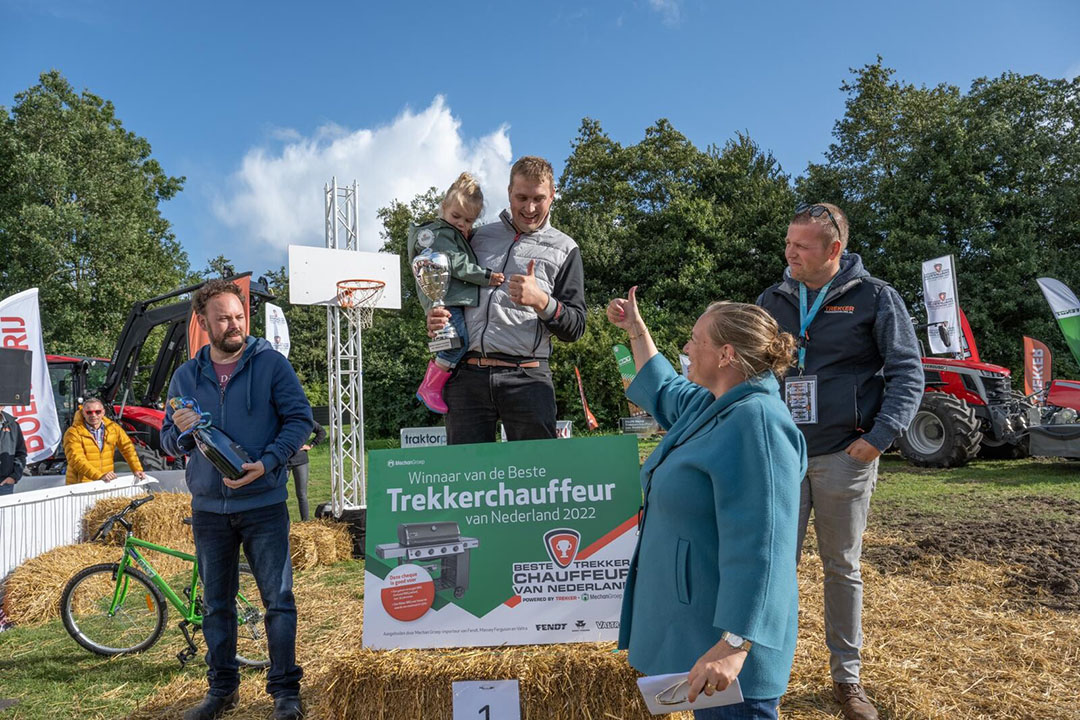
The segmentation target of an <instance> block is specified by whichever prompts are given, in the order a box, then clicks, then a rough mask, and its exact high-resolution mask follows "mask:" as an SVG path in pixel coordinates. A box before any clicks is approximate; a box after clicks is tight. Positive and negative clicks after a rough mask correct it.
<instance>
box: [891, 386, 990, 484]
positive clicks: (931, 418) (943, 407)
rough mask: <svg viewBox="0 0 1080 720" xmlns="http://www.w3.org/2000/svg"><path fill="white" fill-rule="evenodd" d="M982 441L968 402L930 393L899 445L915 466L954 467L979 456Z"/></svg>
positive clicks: (898, 441)
mask: <svg viewBox="0 0 1080 720" xmlns="http://www.w3.org/2000/svg"><path fill="white" fill-rule="evenodd" d="M982 439H983V434H982V431H981V430H980V429H979V419H978V418H977V417H975V411H974V410H972V409H971V407H970V406H969V405H968V404H967V403H966V402H964V401H963V400H961V399H959V398H957V397H954V396H952V395H948V394H946V393H943V392H928V393H925V394H924V395H923V398H922V402H921V403H920V404H919V411H918V412H917V413H915V419H914V420H912V421H911V425H910V426H909V427H908V429H907V430H905V431H904V433H903V434H902V435H901V436H900V438H899V439H897V441H896V446H897V448H898V449H899V450H900V455H902V456H903V458H904V459H905V460H907V461H908V462H909V463H911V464H912V465H918V466H919V467H934V468H951V467H960V466H961V465H966V464H967V463H968V461H969V460H971V458H973V457H975V455H976V453H978V452H979V443H981V442H982Z"/></svg>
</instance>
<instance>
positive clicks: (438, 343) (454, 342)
mask: <svg viewBox="0 0 1080 720" xmlns="http://www.w3.org/2000/svg"><path fill="white" fill-rule="evenodd" d="M461 345H462V342H461V338H460V337H459V336H457V335H455V336H453V337H448V338H440V337H437V338H435V339H434V340H432V341H431V342H429V343H428V350H430V351H431V352H433V353H438V352H442V351H443V350H457V349H458V348H459V347H461Z"/></svg>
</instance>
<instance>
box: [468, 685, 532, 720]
mask: <svg viewBox="0 0 1080 720" xmlns="http://www.w3.org/2000/svg"><path fill="white" fill-rule="evenodd" d="M454 720H521V697H520V694H519V689H518V681H517V680H465V681H461V682H456V683H454Z"/></svg>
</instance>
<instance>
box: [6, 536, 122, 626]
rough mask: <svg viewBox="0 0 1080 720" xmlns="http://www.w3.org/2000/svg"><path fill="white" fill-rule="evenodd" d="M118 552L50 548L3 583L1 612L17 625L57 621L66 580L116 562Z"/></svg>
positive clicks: (99, 547) (96, 546)
mask: <svg viewBox="0 0 1080 720" xmlns="http://www.w3.org/2000/svg"><path fill="white" fill-rule="evenodd" d="M119 561H120V551H119V550H118V549H117V548H116V547H113V546H111V545H104V544H101V543H80V544H78V545H64V546H61V547H58V548H53V549H52V550H49V551H48V552H45V553H42V554H41V555H38V556H37V557H35V558H31V559H30V560H27V561H26V562H24V563H23V564H22V565H20V566H19V567H17V568H15V570H14V571H13V572H12V573H11V575H9V576H8V578H7V581H6V582H5V583H4V612H5V613H6V614H7V616H8V618H9V619H10V620H11V621H12V622H14V623H16V624H18V625H40V624H41V623H44V622H46V621H48V620H52V619H54V618H59V617H60V596H61V595H62V594H63V592H64V587H65V586H66V585H67V583H68V580H70V579H71V578H72V576H73V575H75V573H77V572H78V571H80V570H82V569H83V568H84V567H87V566H88V565H96V564H98V563H107V562H119Z"/></svg>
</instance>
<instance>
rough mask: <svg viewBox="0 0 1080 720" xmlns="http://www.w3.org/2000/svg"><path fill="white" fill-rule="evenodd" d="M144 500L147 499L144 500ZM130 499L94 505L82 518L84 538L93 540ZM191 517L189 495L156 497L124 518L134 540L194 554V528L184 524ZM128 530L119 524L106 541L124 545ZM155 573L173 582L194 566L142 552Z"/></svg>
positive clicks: (157, 495)
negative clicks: (106, 521) (107, 520)
mask: <svg viewBox="0 0 1080 720" xmlns="http://www.w3.org/2000/svg"><path fill="white" fill-rule="evenodd" d="M142 497H145V496H142ZM131 500H132V498H130V497H111V498H102V499H101V500H98V501H97V502H96V503H94V505H93V507H91V508H90V509H88V510H87V511H86V513H85V514H84V515H83V536H84V537H87V538H89V537H93V535H94V533H96V532H97V530H98V528H99V527H101V524H102V523H104V522H105V520H106V519H107V518H108V517H109V516H110V515H115V514H116V513H118V512H120V511H121V510H123V509H124V508H125V507H127V505H128V503H130V502H131ZM190 516H191V496H190V495H187V494H186V493H172V492H162V493H155V494H154V500H153V502H148V503H146V504H145V505H143V506H141V507H139V509H138V510H136V511H135V512H132V513H128V515H127V517H126V518H125V519H126V520H128V521H129V522H130V523H131V526H132V531H133V532H134V533H135V537H137V538H139V539H140V540H145V541H147V542H152V543H154V544H156V545H164V546H165V547H168V548H172V549H173V550H179V551H180V552H185V553H189V554H194V553H195V538H194V536H193V535H192V533H191V526H190V525H185V524H184V518H187V517H190ZM125 532H126V531H125V530H124V528H123V527H121V526H120V525H119V524H117V525H114V526H113V529H112V531H111V532H110V533H109V535H108V536H107V537H106V538H105V541H106V542H108V543H111V544H113V545H123V544H124V534H125ZM140 552H142V553H143V554H144V555H145V556H146V559H147V560H149V561H150V564H151V565H153V566H154V569H156V570H157V571H158V573H160V574H161V575H162V576H163V577H166V578H174V577H176V576H179V575H182V574H187V573H190V572H191V563H190V562H188V561H187V560H181V559H180V558H174V557H172V556H170V555H164V554H162V553H157V552H154V551H152V550H146V549H142V550H140Z"/></svg>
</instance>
